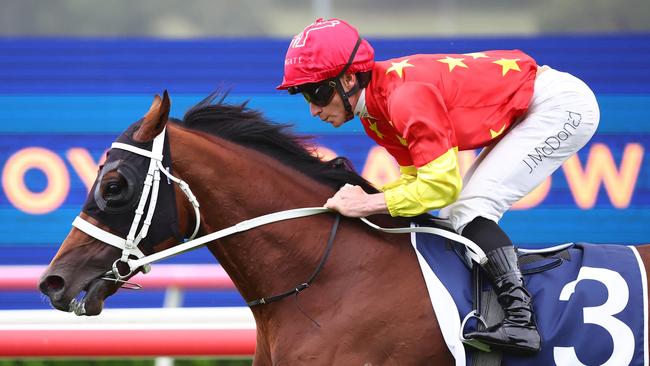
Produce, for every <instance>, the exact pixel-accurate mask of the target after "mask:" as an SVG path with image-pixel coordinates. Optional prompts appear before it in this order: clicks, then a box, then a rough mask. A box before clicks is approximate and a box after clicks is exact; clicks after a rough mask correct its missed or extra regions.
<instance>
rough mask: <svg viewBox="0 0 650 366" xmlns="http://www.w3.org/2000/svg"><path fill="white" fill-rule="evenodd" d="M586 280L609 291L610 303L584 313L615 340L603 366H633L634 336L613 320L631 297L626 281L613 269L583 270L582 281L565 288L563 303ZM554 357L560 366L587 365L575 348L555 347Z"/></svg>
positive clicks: (608, 298) (590, 322) (581, 273)
mask: <svg viewBox="0 0 650 366" xmlns="http://www.w3.org/2000/svg"><path fill="white" fill-rule="evenodd" d="M582 280H594V281H598V282H600V283H602V284H603V285H605V287H606V288H607V292H608V296H607V301H605V303H604V304H602V305H600V306H593V307H586V308H584V310H583V317H584V322H585V323H589V324H596V325H599V326H601V327H603V328H604V329H605V330H606V331H607V332H609V335H610V336H611V337H612V341H613V343H614V350H613V352H612V355H611V356H610V357H609V359H608V360H607V362H605V363H604V364H603V366H620V365H629V364H630V362H631V361H632V357H633V356H634V343H635V342H634V335H633V334H632V330H631V329H630V328H629V327H628V326H627V325H625V323H623V322H622V321H620V320H618V319H616V318H614V317H613V315H616V314H618V313H620V312H621V311H623V309H625V307H626V306H627V301H628V299H629V297H630V292H629V288H628V286H627V283H626V282H625V279H623V277H622V276H621V275H620V274H618V273H617V272H614V271H612V270H609V269H604V268H593V267H582V268H580V273H578V278H577V279H576V280H575V281H571V282H569V283H567V284H566V286H564V288H563V289H562V292H561V293H560V301H568V300H569V298H570V297H571V295H572V294H573V293H574V292H575V289H576V285H577V284H578V282H580V281H582ZM553 358H554V359H555V363H556V364H557V365H558V366H569V365H584V364H583V363H582V362H580V360H578V356H577V355H576V352H575V348H574V347H555V348H554V349H553Z"/></svg>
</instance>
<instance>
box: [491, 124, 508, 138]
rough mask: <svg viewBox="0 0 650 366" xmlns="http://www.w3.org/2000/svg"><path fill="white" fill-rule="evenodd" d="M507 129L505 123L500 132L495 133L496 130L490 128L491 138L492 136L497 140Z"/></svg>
mask: <svg viewBox="0 0 650 366" xmlns="http://www.w3.org/2000/svg"><path fill="white" fill-rule="evenodd" d="M505 129H506V124H505V123H504V124H503V127H501V129H500V130H499V131H495V130H493V129H491V128H490V136H492V138H497V137H498V136H499V135H501V134H502V133H503V130H505Z"/></svg>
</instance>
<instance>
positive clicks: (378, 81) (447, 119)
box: [360, 50, 537, 168]
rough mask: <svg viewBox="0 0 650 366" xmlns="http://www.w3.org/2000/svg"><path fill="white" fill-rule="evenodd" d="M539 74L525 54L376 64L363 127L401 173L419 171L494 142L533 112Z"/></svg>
mask: <svg viewBox="0 0 650 366" xmlns="http://www.w3.org/2000/svg"><path fill="white" fill-rule="evenodd" d="M536 72H537V64H536V63H535V60H533V59H532V58H531V57H530V56H528V55H526V54H525V53H523V52H521V51H519V50H511V51H484V52H475V53H468V54H430V55H412V56H405V57H401V58H399V59H393V60H388V61H382V62H377V63H376V64H375V66H374V68H373V71H372V80H371V82H370V84H369V85H368V86H367V87H366V89H365V102H366V108H367V115H362V116H360V117H361V121H362V123H363V126H364V128H365V130H366V133H367V134H368V135H369V136H370V137H371V138H373V139H374V140H375V141H376V142H377V143H378V144H379V145H381V146H383V147H385V148H386V149H387V150H388V151H389V153H390V154H391V155H393V156H394V157H395V158H396V159H397V161H398V163H399V164H400V165H401V166H410V165H415V166H416V167H418V168H420V167H422V166H424V165H426V164H428V163H430V162H433V161H435V160H436V159H438V158H439V157H441V156H443V154H445V153H447V152H448V151H450V150H452V149H458V150H467V149H475V148H479V147H483V146H486V145H490V144H491V143H493V142H494V141H495V139H497V138H499V136H501V135H502V134H503V133H504V132H505V131H507V130H508V129H509V128H510V127H511V126H512V124H513V122H514V121H515V120H516V119H517V117H519V116H521V115H523V114H524V113H525V112H526V110H527V108H528V105H529V103H530V100H531V97H532V95H533V84H534V82H535V77H536Z"/></svg>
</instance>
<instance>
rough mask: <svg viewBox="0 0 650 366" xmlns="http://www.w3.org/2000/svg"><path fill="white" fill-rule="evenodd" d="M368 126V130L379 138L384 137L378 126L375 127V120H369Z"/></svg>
mask: <svg viewBox="0 0 650 366" xmlns="http://www.w3.org/2000/svg"><path fill="white" fill-rule="evenodd" d="M369 128H370V131H372V132H374V133H376V134H377V136H378V137H379V138H380V139H383V138H384V134H383V133H381V132H379V128H377V122H371V123H370V125H369Z"/></svg>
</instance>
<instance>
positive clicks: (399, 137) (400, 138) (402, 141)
mask: <svg viewBox="0 0 650 366" xmlns="http://www.w3.org/2000/svg"><path fill="white" fill-rule="evenodd" d="M395 137H397V139H398V140H399V143H400V144H402V145H404V146H409V143H408V141H406V139H405V138H403V137H402V136H400V135H395Z"/></svg>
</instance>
